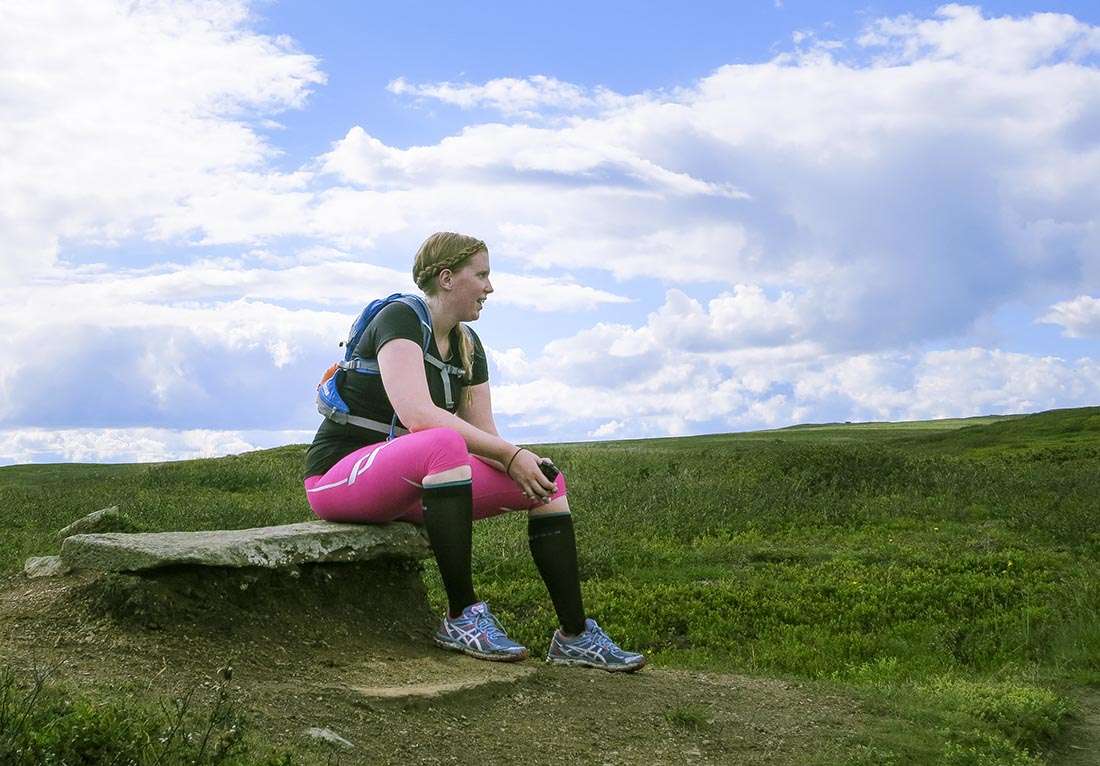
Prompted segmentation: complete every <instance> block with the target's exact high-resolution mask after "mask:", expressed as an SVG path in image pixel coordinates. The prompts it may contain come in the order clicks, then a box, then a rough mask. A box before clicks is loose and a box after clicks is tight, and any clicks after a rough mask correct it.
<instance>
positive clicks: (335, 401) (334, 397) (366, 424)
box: [317, 293, 466, 441]
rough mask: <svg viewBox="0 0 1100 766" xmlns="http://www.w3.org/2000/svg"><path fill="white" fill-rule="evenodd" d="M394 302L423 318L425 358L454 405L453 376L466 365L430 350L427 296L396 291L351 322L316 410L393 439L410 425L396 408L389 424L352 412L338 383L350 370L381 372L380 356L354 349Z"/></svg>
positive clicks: (322, 385)
mask: <svg viewBox="0 0 1100 766" xmlns="http://www.w3.org/2000/svg"><path fill="white" fill-rule="evenodd" d="M395 302H400V303H404V304H405V305H406V306H408V307H409V308H411V309H412V310H413V311H415V312H416V316H417V317H418V318H419V319H420V327H421V329H422V330H423V331H424V342H423V346H422V347H423V351H424V359H425V361H427V362H428V363H429V364H431V365H432V366H433V367H435V368H436V369H438V370H439V374H440V376H441V377H442V378H443V393H444V396H445V397H446V400H447V409H448V410H450V409H451V408H452V407H453V406H454V395H453V393H452V391H451V378H450V376H451V375H465V374H466V371H465V370H464V369H463V368H461V367H455V366H454V365H450V364H447V363H445V362H443V361H442V360H441V359H438V358H436V357H435V356H433V355H432V353H431V352H430V351H428V349H429V348H430V347H431V344H432V315H431V313H430V312H429V311H428V304H427V303H425V301H424V299H423V298H421V297H420V296H419V295H406V294H404V293H394V294H393V295H390V296H387V297H385V298H378V299H377V300H373V301H371V302H370V303H368V304H367V306H366V308H364V309H363V311H362V312H360V314H359V316H358V318H357V319H356V320H355V321H354V322H352V324H351V329H350V330H349V331H348V339H347V341H346V342H345V343H344V358H343V359H342V360H341V361H338V362H336V363H335V364H333V365H332V366H331V367H329V368H328V370H326V371H325V374H324V377H322V378H321V382H320V383H318V384H317V411H318V412H320V413H321V414H322V415H324V416H325V417H326V418H328V419H329V420H331V421H333V422H334V423H340V424H350V425H353V426H359V427H360V428H367V429H370V430H371V431H379V432H381V433H384V434H386V440H387V441H389V440H390V439H393V438H394V436H400V435H402V434H407V433H408V430H407V429H404V428H398V427H397V412H396V411H394V413H393V420H392V421H391V422H390V423H389V425H387V424H386V423H383V422H382V421H380V420H371V419H370V418H364V417H360V416H359V415H353V414H352V413H351V410H350V409H349V407H348V405H347V402H345V401H344V398H343V397H342V396H340V390H339V384H340V383H341V382H342V381H343V379H344V377H343V376H345V375H347V374H348V373H350V372H355V373H360V374H363V375H381V374H382V372H381V370H379V369H378V360H377V359H366V358H363V357H361V356H358V355H357V354H356V353H355V348H356V346H358V345H359V339H360V338H361V337H363V333H364V332H365V331H366V329H367V325H368V324H370V321H371V320H372V319H374V317H375V315H376V314H377V313H378V312H379V311H381V310H382V309H383V308H385V307H386V306H388V305H389V304H391V303H395Z"/></svg>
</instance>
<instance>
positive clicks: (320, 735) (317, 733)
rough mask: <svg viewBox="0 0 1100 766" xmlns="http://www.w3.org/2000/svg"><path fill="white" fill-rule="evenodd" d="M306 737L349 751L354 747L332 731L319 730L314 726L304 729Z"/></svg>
mask: <svg viewBox="0 0 1100 766" xmlns="http://www.w3.org/2000/svg"><path fill="white" fill-rule="evenodd" d="M306 735H307V736H310V737H313V738H314V739H323V740H324V741H325V742H328V743H329V744H330V745H337V746H338V747H342V748H344V749H345V750H351V749H352V748H354V747H355V745H353V744H351V743H350V742H348V741H347V740H346V739H344V738H343V737H341V736H340V735H339V734H337V733H336V732H334V731H333V730H332V729H320V728H318V727H316V726H312V727H310V728H308V729H306Z"/></svg>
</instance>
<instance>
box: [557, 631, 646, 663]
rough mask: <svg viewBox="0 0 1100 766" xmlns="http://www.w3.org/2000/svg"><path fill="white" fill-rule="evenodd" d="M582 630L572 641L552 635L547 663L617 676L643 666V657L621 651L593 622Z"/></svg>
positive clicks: (560, 635)
mask: <svg viewBox="0 0 1100 766" xmlns="http://www.w3.org/2000/svg"><path fill="white" fill-rule="evenodd" d="M584 628H585V630H584V633H581V634H580V635H579V636H574V637H573V638H566V637H565V636H563V635H562V634H561V631H560V630H556V631H554V638H553V639H551V641H550V651H548V652H547V653H546V661H547V662H550V663H553V664H555V665H585V666H587V667H590V668H600V669H602V670H610V671H612V672H620V673H623V672H625V673H629V672H631V671H633V670H638V669H639V668H641V667H642V666H643V665H645V655H642V654H635V653H634V652H627V651H623V650H622V649H620V648H619V647H618V646H616V645H615V642H614V641H612V640H611V638H610V637H609V636H608V635H607V634H606V633H604V632H603V628H601V627H600V626H599V625H597V624H596V621H595V620H593V619H592V618H589V619H587V620H585V621H584Z"/></svg>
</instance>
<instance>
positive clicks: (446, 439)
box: [416, 428, 470, 475]
mask: <svg viewBox="0 0 1100 766" xmlns="http://www.w3.org/2000/svg"><path fill="white" fill-rule="evenodd" d="M416 435H417V436H418V438H420V439H422V440H425V441H427V442H428V444H429V445H430V446H429V449H428V450H427V457H428V463H427V465H426V466H425V475H429V474H435V473H439V472H441V471H447V470H450V469H452V468H455V467H457V466H461V465H465V466H468V465H469V464H470V452H469V450H468V449H467V448H466V440H465V439H464V438H463V437H462V434H460V433H459V432H458V431H456V430H455V429H453V428H429V429H427V430H424V431H417V432H416Z"/></svg>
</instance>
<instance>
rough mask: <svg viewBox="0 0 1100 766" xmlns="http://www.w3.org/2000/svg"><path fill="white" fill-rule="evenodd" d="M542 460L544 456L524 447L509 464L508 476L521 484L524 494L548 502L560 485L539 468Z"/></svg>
mask: <svg viewBox="0 0 1100 766" xmlns="http://www.w3.org/2000/svg"><path fill="white" fill-rule="evenodd" d="M541 462H543V458H540V457H539V456H538V455H536V454H535V453H534V452H532V451H531V450H529V449H527V448H526V447H524V448H523V449H521V450H520V451H519V453H518V454H517V455H516V456H515V458H513V459H512V462H511V465H509V466H508V476H510V477H511V478H512V481H514V482H515V483H516V484H518V485H519V486H520V489H522V490H523V494H525V495H527V496H528V497H531V498H538V499H539V500H541V501H542V502H544V503H546V502H549V501H550V496H551V495H552V494H554V492H555V491H557V488H558V487H557V485H556V484H555V483H554V482H552V481H550V480H549V479H547V478H546V476H545V474H543V472H542V469H541V468H539V463H541Z"/></svg>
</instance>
